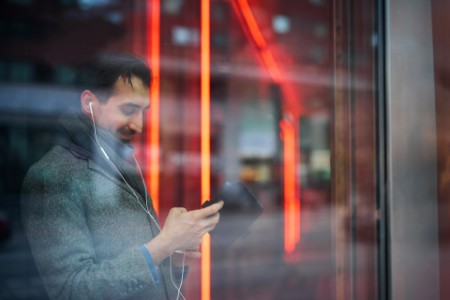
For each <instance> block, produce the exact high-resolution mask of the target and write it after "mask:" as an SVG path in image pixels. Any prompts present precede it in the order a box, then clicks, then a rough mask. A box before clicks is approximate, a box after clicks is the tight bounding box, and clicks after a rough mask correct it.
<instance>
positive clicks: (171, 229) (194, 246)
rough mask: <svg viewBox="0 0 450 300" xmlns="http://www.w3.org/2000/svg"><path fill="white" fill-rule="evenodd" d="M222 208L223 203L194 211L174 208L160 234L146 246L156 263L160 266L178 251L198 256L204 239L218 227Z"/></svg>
mask: <svg viewBox="0 0 450 300" xmlns="http://www.w3.org/2000/svg"><path fill="white" fill-rule="evenodd" d="M222 206H223V201H220V202H218V203H216V204H213V205H211V206H208V207H205V208H202V209H198V210H192V211H187V210H186V209H185V208H182V207H175V208H172V209H171V210H170V211H169V214H168V216H167V219H166V222H165V224H164V227H163V228H162V230H161V232H160V234H159V235H157V236H156V237H155V238H154V239H153V240H151V241H150V242H149V243H148V244H147V245H146V246H147V249H148V250H149V252H150V253H151V255H152V258H153V260H154V261H155V263H156V264H159V263H160V262H161V261H162V260H164V259H165V258H166V257H168V256H170V255H172V254H173V253H174V252H175V251H177V250H180V251H185V252H186V253H187V254H189V255H188V256H198V247H199V245H200V243H201V241H202V237H203V235H205V233H207V232H210V231H211V230H213V229H214V228H215V227H216V225H217V223H218V222H219V218H220V215H219V210H220V209H221V208H222Z"/></svg>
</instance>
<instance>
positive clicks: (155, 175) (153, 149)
mask: <svg viewBox="0 0 450 300" xmlns="http://www.w3.org/2000/svg"><path fill="white" fill-rule="evenodd" d="M160 34H161V33H160V0H148V1H147V41H148V42H149V45H148V46H147V61H148V62H149V65H150V68H151V69H152V73H153V82H152V86H151V89H150V110H149V112H148V114H149V115H148V120H150V132H149V134H150V136H149V137H147V143H146V146H147V147H146V158H147V161H150V172H149V174H148V172H146V173H147V174H146V175H149V176H146V178H147V185H148V186H150V194H151V196H152V200H153V206H154V207H155V210H156V212H159V147H160V145H159V126H160V123H159V122H160V120H159V111H160V107H159V99H160V82H159V78H160Z"/></svg>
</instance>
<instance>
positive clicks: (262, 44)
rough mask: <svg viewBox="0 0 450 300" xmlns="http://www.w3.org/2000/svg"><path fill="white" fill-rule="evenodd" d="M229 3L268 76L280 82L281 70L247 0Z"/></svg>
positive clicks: (234, 0) (233, 0) (235, 0)
mask: <svg viewBox="0 0 450 300" xmlns="http://www.w3.org/2000/svg"><path fill="white" fill-rule="evenodd" d="M231 4H232V6H233V9H234V11H235V12H236V15H237V16H238V19H239V22H240V23H241V26H242V28H243V29H244V32H245V33H248V36H249V37H250V38H251V40H252V41H253V43H254V44H255V45H256V48H257V49H258V52H259V54H260V57H261V59H262V61H263V62H264V65H265V66H266V69H267V71H268V72H269V75H270V77H271V78H272V80H273V81H274V82H276V83H280V82H281V72H280V69H279V67H278V65H277V63H276V61H275V59H274V58H273V55H272V52H271V51H270V50H269V48H268V46H267V43H266V40H265V39H264V37H263V35H262V33H261V30H260V29H259V26H258V23H257V22H256V20H255V17H254V16H253V13H252V10H251V8H250V6H249V5H248V2H247V0H232V1H231Z"/></svg>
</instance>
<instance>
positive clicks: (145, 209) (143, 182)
mask: <svg viewBox="0 0 450 300" xmlns="http://www.w3.org/2000/svg"><path fill="white" fill-rule="evenodd" d="M89 108H90V111H91V115H92V124H93V127H94V138H95V142H96V144H97V147H98V148H99V149H100V151H101V152H102V153H103V155H104V156H105V158H106V160H107V161H108V162H109V164H110V165H111V166H112V167H113V168H114V170H115V171H116V172H117V173H118V174H119V175H120V177H121V178H122V180H123V181H124V182H125V184H126V185H127V187H128V188H129V189H130V190H131V192H132V193H133V195H134V197H135V198H136V200H137V202H138V204H139V205H140V206H141V207H142V209H143V210H144V211H145V212H146V213H147V215H149V216H150V218H151V219H152V221H153V223H154V224H155V225H156V227H157V228H158V229H159V231H161V227H160V226H159V224H158V222H157V221H156V219H155V218H154V217H153V215H152V214H151V213H150V210H149V208H148V192H147V187H146V186H145V181H144V175H143V173H142V170H141V166H140V165H139V163H138V161H137V160H136V157H134V154H132V156H133V159H134V162H135V163H136V166H137V168H138V170H139V175H140V177H141V180H142V184H143V186H144V193H145V207H144V205H142V203H141V201H139V197H138V195H137V194H136V192H135V191H134V189H133V188H132V187H131V185H130V184H129V183H128V181H127V180H126V179H125V177H124V176H123V175H122V173H121V172H120V171H119V169H118V168H117V167H116V165H115V164H114V163H113V162H112V161H111V159H110V158H109V156H108V154H107V153H106V151H105V150H104V149H103V147H102V146H101V145H100V143H99V141H98V137H97V128H96V127H97V126H96V124H95V118H94V112H93V109H92V102H89ZM176 252H177V253H178V251H176ZM182 253H183V267H182V269H181V280H180V285H179V286H177V285H176V283H175V281H174V279H173V273H172V268H173V267H172V256H170V257H169V261H170V270H169V271H170V280H171V281H172V284H173V285H174V287H175V288H176V289H177V298H176V299H177V300H178V299H179V298H180V296H181V298H182V299H184V300H186V298H185V297H184V295H183V293H182V292H181V287H182V285H183V281H184V271H185V258H186V254H185V253H184V251H183V252H182Z"/></svg>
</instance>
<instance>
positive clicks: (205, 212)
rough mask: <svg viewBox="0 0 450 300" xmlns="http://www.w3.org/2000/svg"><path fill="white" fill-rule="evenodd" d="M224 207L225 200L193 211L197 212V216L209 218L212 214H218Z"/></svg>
mask: <svg viewBox="0 0 450 300" xmlns="http://www.w3.org/2000/svg"><path fill="white" fill-rule="evenodd" d="M222 207H223V201H219V202H217V203H214V204H212V205H210V206H208V207H205V208H201V209H197V210H193V211H192V212H193V213H194V214H195V216H196V217H198V218H202V219H203V218H207V217H209V216H211V215H214V214H216V213H217V212H218V211H219V210H220V209H221V208H222Z"/></svg>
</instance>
